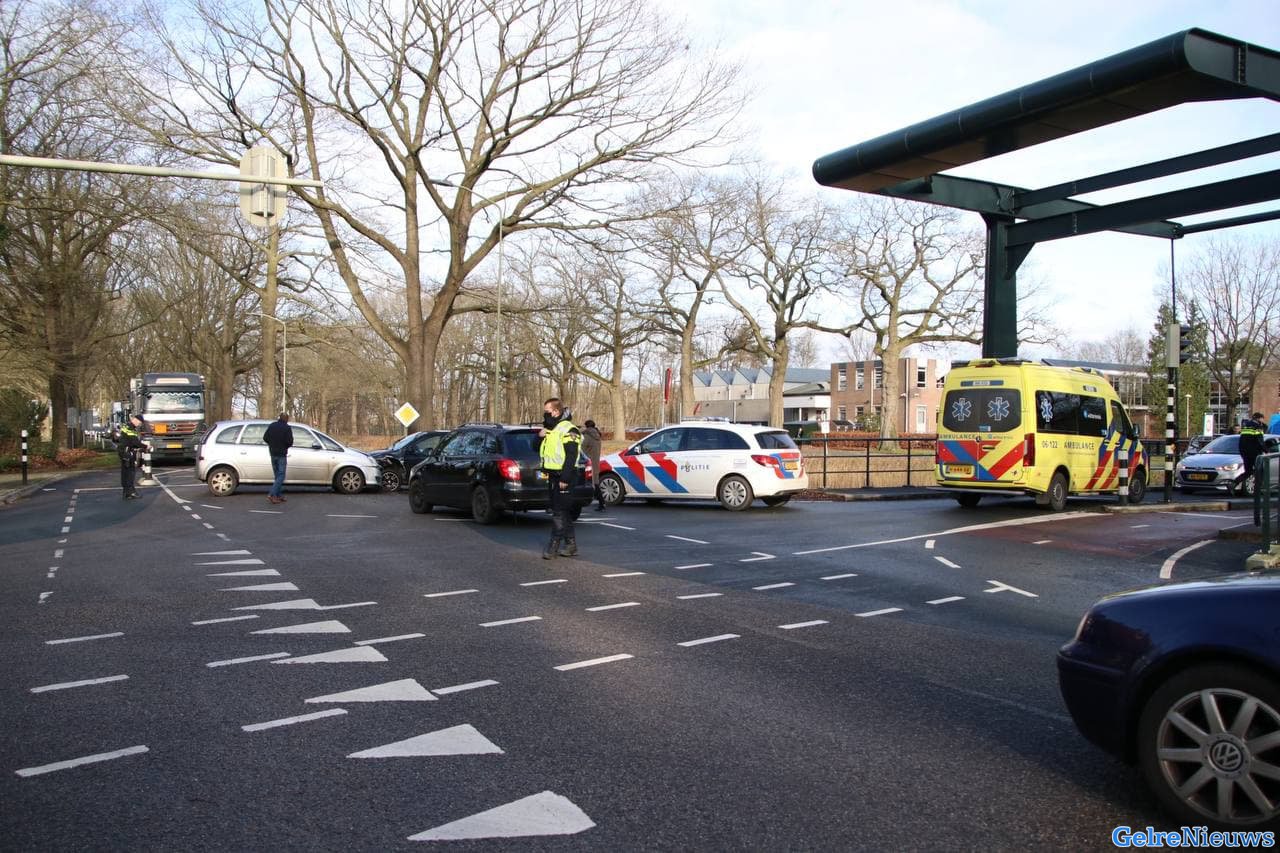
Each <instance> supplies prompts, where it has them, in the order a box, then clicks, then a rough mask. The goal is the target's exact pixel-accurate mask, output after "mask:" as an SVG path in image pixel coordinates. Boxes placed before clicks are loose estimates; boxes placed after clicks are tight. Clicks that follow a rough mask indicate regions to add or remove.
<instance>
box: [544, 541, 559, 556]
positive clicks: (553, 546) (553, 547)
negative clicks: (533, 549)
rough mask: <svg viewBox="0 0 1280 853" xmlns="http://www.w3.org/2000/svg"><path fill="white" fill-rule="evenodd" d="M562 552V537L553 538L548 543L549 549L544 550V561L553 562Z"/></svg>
mask: <svg viewBox="0 0 1280 853" xmlns="http://www.w3.org/2000/svg"><path fill="white" fill-rule="evenodd" d="M559 551H560V537H559V536H552V537H551V541H550V542H548V543H547V547H546V548H543V549H542V559H544V560H553V559H555V557H556V554H557V553H558V552H559Z"/></svg>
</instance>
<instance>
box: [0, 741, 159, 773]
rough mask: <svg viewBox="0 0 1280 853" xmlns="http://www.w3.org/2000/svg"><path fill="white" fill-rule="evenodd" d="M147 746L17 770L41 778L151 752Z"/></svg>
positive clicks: (131, 747) (16, 771)
mask: <svg viewBox="0 0 1280 853" xmlns="http://www.w3.org/2000/svg"><path fill="white" fill-rule="evenodd" d="M149 751H150V750H148V749H147V747H145V746H130V747H126V748H125V749H117V750H115V751H114V752H99V753H97V754H96V755H83V756H81V757H80V758H71V759H68V760H66V761H55V762H54V763H53V764H42V765H40V766H39V767H24V768H23V769H21V770H15V771H14V772H15V773H17V774H18V775H19V776H21V777H23V778H26V777H28V776H40V775H42V774H44V773H53V772H54V771H57V770H68V769H70V768H72V767H80V766H81V765H84V764H97V763H98V762H100V761H111V760H113V759H116V758H124V757H125V756H128V755H141V754H142V753H144V752H149Z"/></svg>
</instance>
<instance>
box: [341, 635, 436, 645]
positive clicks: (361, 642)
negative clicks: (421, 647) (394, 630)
mask: <svg viewBox="0 0 1280 853" xmlns="http://www.w3.org/2000/svg"><path fill="white" fill-rule="evenodd" d="M425 636H427V635H426V634H397V635H395V636H394V637H375V638H374V639H372V640H356V641H355V643H356V645H357V646H376V645H378V644H379V643H398V642H400V641H401V640H421V639H422V638H423V637H425Z"/></svg>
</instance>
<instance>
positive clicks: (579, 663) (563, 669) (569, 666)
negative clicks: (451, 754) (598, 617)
mask: <svg viewBox="0 0 1280 853" xmlns="http://www.w3.org/2000/svg"><path fill="white" fill-rule="evenodd" d="M631 657H633V656H632V655H609V656H608V657H605V658H592V659H591V660H580V661H576V662H574V663H563V664H560V666H557V667H554V668H555V669H556V670H558V671H560V672H568V671H569V670H571V669H582V668H583V667H586V666H599V665H600V664H602V663H614V662H615V661H620V660H629V659H630V658H631ZM436 692H437V693H438V692H439V691H436Z"/></svg>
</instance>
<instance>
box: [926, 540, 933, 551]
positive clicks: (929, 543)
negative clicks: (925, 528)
mask: <svg viewBox="0 0 1280 853" xmlns="http://www.w3.org/2000/svg"><path fill="white" fill-rule="evenodd" d="M933 543H934V540H932V539H926V540H924V549H925V550H926V551H932V550H933Z"/></svg>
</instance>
